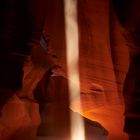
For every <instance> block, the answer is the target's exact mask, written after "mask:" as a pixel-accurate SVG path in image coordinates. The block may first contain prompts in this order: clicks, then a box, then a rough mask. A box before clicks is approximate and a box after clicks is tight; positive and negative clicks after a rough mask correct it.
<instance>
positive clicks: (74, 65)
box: [64, 0, 85, 140]
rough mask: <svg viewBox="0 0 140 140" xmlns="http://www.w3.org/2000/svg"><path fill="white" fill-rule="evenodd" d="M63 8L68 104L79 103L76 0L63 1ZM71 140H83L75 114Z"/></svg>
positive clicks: (82, 123) (72, 122) (79, 117)
mask: <svg viewBox="0 0 140 140" xmlns="http://www.w3.org/2000/svg"><path fill="white" fill-rule="evenodd" d="M64 6H65V27H66V46H67V67H68V77H69V79H70V80H69V81H70V82H69V90H70V102H71V101H72V100H73V99H74V98H76V99H77V100H79V101H80V83H79V81H80V80H79V69H78V59H79V43H78V42H79V41H78V25H77V0H64ZM71 139H72V140H85V132H84V122H83V119H82V117H81V116H80V115H77V114H75V113H72V114H71Z"/></svg>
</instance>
